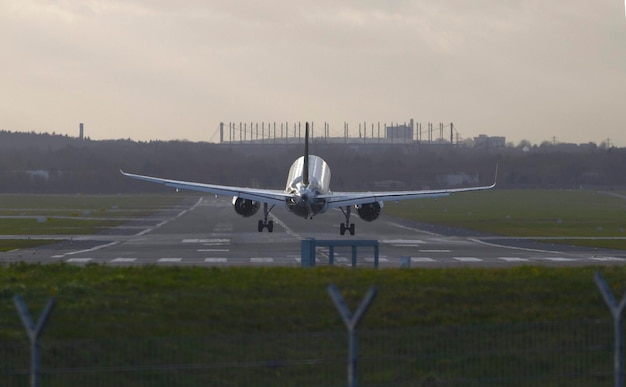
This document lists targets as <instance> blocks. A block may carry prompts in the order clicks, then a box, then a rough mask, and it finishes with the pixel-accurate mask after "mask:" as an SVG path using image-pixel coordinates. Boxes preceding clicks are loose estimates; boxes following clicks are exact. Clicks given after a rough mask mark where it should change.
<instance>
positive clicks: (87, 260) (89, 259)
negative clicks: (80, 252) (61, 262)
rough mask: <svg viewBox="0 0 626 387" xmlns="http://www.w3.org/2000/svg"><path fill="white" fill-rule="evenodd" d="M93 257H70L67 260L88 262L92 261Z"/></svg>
mask: <svg viewBox="0 0 626 387" xmlns="http://www.w3.org/2000/svg"><path fill="white" fill-rule="evenodd" d="M92 259H93V258H70V259H68V260H66V261H65V262H73V263H87V262H89V261H91V260H92Z"/></svg>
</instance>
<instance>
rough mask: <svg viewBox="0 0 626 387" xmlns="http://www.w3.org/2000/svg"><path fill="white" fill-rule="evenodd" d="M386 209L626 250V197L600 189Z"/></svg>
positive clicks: (482, 195)
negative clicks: (616, 195) (600, 190)
mask: <svg viewBox="0 0 626 387" xmlns="http://www.w3.org/2000/svg"><path fill="white" fill-rule="evenodd" d="M384 213H385V214H389V215H393V216H398V217H403V218H407V219H411V220H415V221H419V222H425V223H438V224H445V225H449V226H453V227H462V228H468V229H472V230H478V231H483V232H487V233H491V234H495V235H503V236H516V237H554V240H553V241H557V242H560V243H568V244H582V245H588V246H594V247H609V248H618V249H626V233H625V232H624V230H625V229H626V200H625V199H623V198H620V197H615V196H611V195H608V194H604V193H598V192H595V191H582V190H493V191H484V192H470V193H462V194H453V195H450V196H447V197H443V198H438V199H437V200H433V199H421V200H413V201H407V202H399V203H398V204H393V203H390V204H387V205H386V206H385V208H384ZM558 238H570V239H567V240H561V241H559V240H558ZM572 238H573V239H572ZM575 238H580V239H575ZM587 238H606V239H593V240H590V239H587ZM611 238H618V239H611ZM619 238H622V239H619Z"/></svg>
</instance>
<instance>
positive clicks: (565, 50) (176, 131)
mask: <svg viewBox="0 0 626 387" xmlns="http://www.w3.org/2000/svg"><path fill="white" fill-rule="evenodd" d="M624 15H625V12H624V2H623V1H622V0H550V1H548V0H390V1H373V0H359V1H336V0H316V1H306V2H305V1H294V0H272V1H242V0H228V1H205V0H186V1H171V0H110V1H109V0H78V1H72V0H66V1H61V0H59V1H53V0H0V50H2V54H1V55H0V129H4V130H11V131H36V132H50V133H52V132H56V133H63V134H69V135H72V136H76V135H78V124H79V123H80V122H84V123H85V131H86V135H87V136H89V137H91V138H92V139H117V138H132V139H135V140H150V139H160V140H170V139H187V140H194V141H209V140H210V141H217V140H218V139H219V136H218V135H217V130H218V127H219V122H220V121H224V122H240V121H244V122H251V121H252V122H262V121H264V122H275V121H278V122H285V121H288V122H294V121H301V122H304V121H307V120H309V121H314V122H315V124H316V127H317V126H318V125H319V126H320V127H321V125H322V124H323V122H325V121H326V122H329V123H330V125H331V128H332V131H333V133H335V134H337V135H340V134H342V133H343V123H344V122H348V123H349V124H350V127H351V128H357V127H358V123H359V122H363V121H366V122H368V125H369V123H371V122H404V121H408V120H409V119H410V118H414V119H415V120H416V121H418V122H422V123H423V126H424V128H423V129H425V127H426V125H427V123H428V122H434V123H436V125H438V123H439V122H445V123H449V122H453V123H454V124H455V126H456V128H457V129H458V131H459V133H460V135H461V137H464V138H469V137H474V136H477V135H478V134H481V133H484V134H488V135H491V136H506V137H507V141H510V142H513V143H515V144H517V143H519V141H520V140H522V139H527V140H530V141H531V142H533V143H541V142H542V141H544V140H549V141H552V140H553V138H556V141H558V142H576V143H581V142H589V141H593V142H596V143H598V144H599V143H601V142H603V141H606V140H607V139H610V141H611V144H614V145H617V146H626V107H625V104H626V20H625V17H624ZM354 131H355V132H356V131H358V129H354Z"/></svg>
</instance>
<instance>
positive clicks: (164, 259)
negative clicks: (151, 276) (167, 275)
mask: <svg viewBox="0 0 626 387" xmlns="http://www.w3.org/2000/svg"><path fill="white" fill-rule="evenodd" d="M182 260H183V259H182V258H159V260H158V261H157V262H181V261H182Z"/></svg>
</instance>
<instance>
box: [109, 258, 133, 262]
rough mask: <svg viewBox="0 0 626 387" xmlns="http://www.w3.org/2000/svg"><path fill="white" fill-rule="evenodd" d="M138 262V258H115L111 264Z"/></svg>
mask: <svg viewBox="0 0 626 387" xmlns="http://www.w3.org/2000/svg"><path fill="white" fill-rule="evenodd" d="M136 260H137V258H121V257H120V258H115V259H113V260H111V263H128V262H135V261H136Z"/></svg>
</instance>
